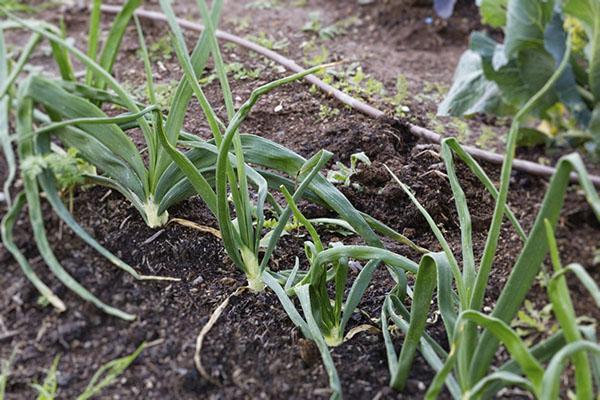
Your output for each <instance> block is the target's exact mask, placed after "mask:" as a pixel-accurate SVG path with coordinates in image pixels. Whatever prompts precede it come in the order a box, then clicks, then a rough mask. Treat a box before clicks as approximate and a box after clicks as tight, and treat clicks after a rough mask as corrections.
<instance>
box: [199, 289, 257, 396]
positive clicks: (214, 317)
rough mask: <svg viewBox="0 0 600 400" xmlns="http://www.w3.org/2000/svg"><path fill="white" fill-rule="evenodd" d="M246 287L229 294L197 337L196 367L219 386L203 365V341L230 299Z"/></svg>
mask: <svg viewBox="0 0 600 400" xmlns="http://www.w3.org/2000/svg"><path fill="white" fill-rule="evenodd" d="M246 289H248V287H247V286H242V287H239V288H237V290H236V291H235V292H233V293H231V294H230V295H229V296H227V298H225V300H223V302H222V303H221V304H219V306H218V307H217V308H216V309H215V311H213V313H212V314H211V316H210V318H209V319H208V322H207V323H206V325H204V326H203V327H202V329H201V330H200V333H199V334H198V337H197V338H196V351H195V352H194V364H195V365H196V369H197V370H198V372H199V373H200V375H202V377H203V378H204V379H206V380H207V381H209V382H210V383H212V384H214V385H216V386H219V382H217V381H216V380H215V379H213V377H212V376H210V375H209V373H208V372H206V370H205V369H204V366H203V365H202V358H201V353H202V343H203V342H204V338H205V337H206V335H207V334H208V332H209V331H210V330H211V328H212V327H213V326H214V325H215V323H216V322H217V320H218V319H219V317H220V316H221V314H222V313H223V310H224V309H225V307H227V304H229V300H230V299H231V298H232V297H234V296H238V295H239V294H240V293H243V292H244V291H245V290H246Z"/></svg>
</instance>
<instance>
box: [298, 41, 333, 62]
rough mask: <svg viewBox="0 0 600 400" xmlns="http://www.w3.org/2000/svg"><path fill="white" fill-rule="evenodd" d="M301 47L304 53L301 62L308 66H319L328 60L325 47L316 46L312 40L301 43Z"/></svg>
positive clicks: (327, 51)
mask: <svg viewBox="0 0 600 400" xmlns="http://www.w3.org/2000/svg"><path fill="white" fill-rule="evenodd" d="M301 47H302V51H303V53H304V58H303V59H302V61H303V62H304V64H306V65H308V66H311V67H313V66H317V65H321V64H324V63H325V62H327V61H328V60H329V55H330V54H329V50H328V49H327V47H325V46H323V45H321V46H317V44H316V43H315V41H314V40H311V41H309V42H304V43H302V45H301Z"/></svg>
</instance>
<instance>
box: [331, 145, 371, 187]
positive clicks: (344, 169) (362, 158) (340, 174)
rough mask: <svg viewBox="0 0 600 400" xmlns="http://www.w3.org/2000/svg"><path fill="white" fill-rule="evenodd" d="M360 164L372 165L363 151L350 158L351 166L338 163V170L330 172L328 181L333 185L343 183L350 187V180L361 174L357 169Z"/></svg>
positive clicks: (336, 164)
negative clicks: (358, 173)
mask: <svg viewBox="0 0 600 400" xmlns="http://www.w3.org/2000/svg"><path fill="white" fill-rule="evenodd" d="M359 162H362V163H364V164H365V165H371V160H370V159H369V157H368V156H367V155H366V154H365V153H364V152H363V151H361V152H359V153H354V154H352V155H351V156H350V166H346V165H344V163H341V162H339V161H338V162H337V163H335V166H336V167H337V170H333V169H332V170H329V172H328V173H327V180H328V181H329V182H332V183H341V184H343V185H344V186H350V179H351V178H352V176H353V175H355V174H356V173H357V172H359V170H358V168H357V167H358V163H359Z"/></svg>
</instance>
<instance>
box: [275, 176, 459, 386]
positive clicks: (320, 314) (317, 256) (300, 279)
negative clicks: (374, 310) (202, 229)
mask: <svg viewBox="0 0 600 400" xmlns="http://www.w3.org/2000/svg"><path fill="white" fill-rule="evenodd" d="M281 190H282V192H283V194H284V196H285V198H286V200H287V202H288V207H290V208H291V210H292V212H293V214H294V216H295V218H296V220H297V221H298V222H299V223H300V224H301V225H303V226H304V227H305V228H306V230H307V231H308V233H309V235H310V238H311V241H307V242H305V244H304V249H305V255H306V259H307V261H308V265H309V268H308V271H306V272H303V271H300V270H299V268H300V264H299V262H298V260H297V261H296V265H295V266H294V268H293V269H292V270H291V271H284V272H279V273H264V275H263V276H264V280H265V283H266V284H267V285H268V286H269V287H270V288H271V289H272V290H273V291H274V292H275V293H276V295H277V296H278V298H279V300H280V302H281V304H282V305H283V307H284V309H285V310H286V312H287V314H288V315H289V316H290V319H291V320H292V321H293V322H294V323H295V324H296V325H297V326H298V327H299V328H300V329H301V330H302V332H303V334H304V336H305V337H307V338H309V339H311V340H313V341H314V342H315V343H316V345H317V347H318V348H319V351H320V353H321V357H322V359H323V362H324V365H325V367H326V370H327V373H328V376H329V380H330V386H331V388H332V390H333V395H332V398H341V395H342V388H341V386H340V382H339V377H338V375H337V371H336V369H335V365H334V363H333V360H332V359H331V355H330V354H329V348H330V347H335V346H339V345H340V344H342V342H343V340H344V334H345V331H346V327H347V324H348V321H349V320H350V317H351V315H352V313H353V312H354V310H355V309H356V307H357V306H358V304H359V303H360V300H361V298H362V296H363V295H364V293H365V291H366V289H367V287H368V286H369V283H370V281H371V278H372V276H373V273H374V271H375V269H376V268H377V267H378V266H379V265H382V264H383V265H385V266H386V267H387V268H388V270H389V271H390V273H391V275H392V277H393V278H394V280H395V281H396V282H397V284H396V288H395V289H394V292H395V293H397V294H398V295H400V293H407V291H408V290H409V289H408V287H407V278H406V272H408V273H411V274H414V275H416V279H415V285H414V287H413V288H412V289H411V290H410V291H411V293H414V296H413V305H412V307H413V308H412V309H413V311H412V313H411V316H412V324H411V327H410V330H409V332H408V334H407V336H406V339H405V341H404V345H403V349H402V354H401V356H400V362H399V364H400V366H399V367H398V368H400V369H401V370H402V371H403V374H404V375H406V376H407V375H408V371H409V370H410V366H411V364H412V360H413V358H414V355H415V353H416V345H417V343H418V341H419V338H420V337H421V335H422V333H423V330H424V328H425V323H426V319H427V311H428V309H429V304H430V303H431V300H432V296H433V290H434V288H435V285H436V282H440V283H439V284H440V285H441V286H442V287H444V289H446V292H449V289H450V283H451V280H452V279H451V274H450V271H449V268H448V265H447V263H446V262H445V258H444V257H443V255H442V254H438V253H430V254H427V255H425V256H424V257H423V259H422V260H421V263H420V264H419V265H417V264H416V263H415V262H413V261H411V260H410V259H408V258H406V257H404V256H401V255H399V254H395V253H393V252H391V251H388V250H385V249H382V248H377V247H372V246H354V245H353V246H345V245H342V244H341V243H337V244H336V245H333V246H332V247H330V248H325V246H324V245H323V243H322V241H321V238H320V237H319V234H318V233H317V231H316V229H315V228H314V226H313V225H312V224H311V222H310V221H309V220H308V219H307V218H306V217H304V216H303V215H302V213H301V212H300V210H299V209H298V207H297V206H296V202H295V199H294V198H293V197H292V196H291V195H290V193H289V192H288V191H287V190H286V189H285V187H282V188H281ZM350 260H365V261H367V263H366V265H365V266H364V267H363V268H362V269H361V271H360V272H359V274H358V276H357V277H356V279H355V280H354V282H353V283H352V285H351V288H350V290H349V292H348V295H347V297H346V299H345V300H344V294H345V293H346V289H347V285H348V269H349V262H350ZM281 278H283V282H282V279H281ZM331 281H332V282H333V298H330V295H329V293H330V292H329V289H330V282H331ZM294 295H296V296H297V297H298V299H299V301H300V305H301V309H302V315H300V313H299V312H298V311H297V309H296V307H295V306H294V303H293V302H292V300H291V297H292V296H294ZM438 300H439V301H440V305H441V306H445V304H450V302H451V300H452V299H449V298H447V297H442V298H440V299H438ZM445 302H447V303H445ZM400 379H402V378H400Z"/></svg>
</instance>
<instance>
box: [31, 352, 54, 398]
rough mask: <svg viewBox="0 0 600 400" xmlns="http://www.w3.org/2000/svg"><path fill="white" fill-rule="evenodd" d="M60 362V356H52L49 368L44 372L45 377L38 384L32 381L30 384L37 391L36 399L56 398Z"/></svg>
mask: <svg viewBox="0 0 600 400" xmlns="http://www.w3.org/2000/svg"><path fill="white" fill-rule="evenodd" d="M59 362H60V356H56V357H54V360H52V364H51V365H50V368H49V369H48V371H47V372H46V378H44V382H43V383H42V384H41V385H40V384H39V383H34V384H33V385H32V386H33V388H34V389H35V390H36V391H37V392H38V396H37V400H53V399H55V398H56V395H57V392H58V377H57V375H58V363H59Z"/></svg>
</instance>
